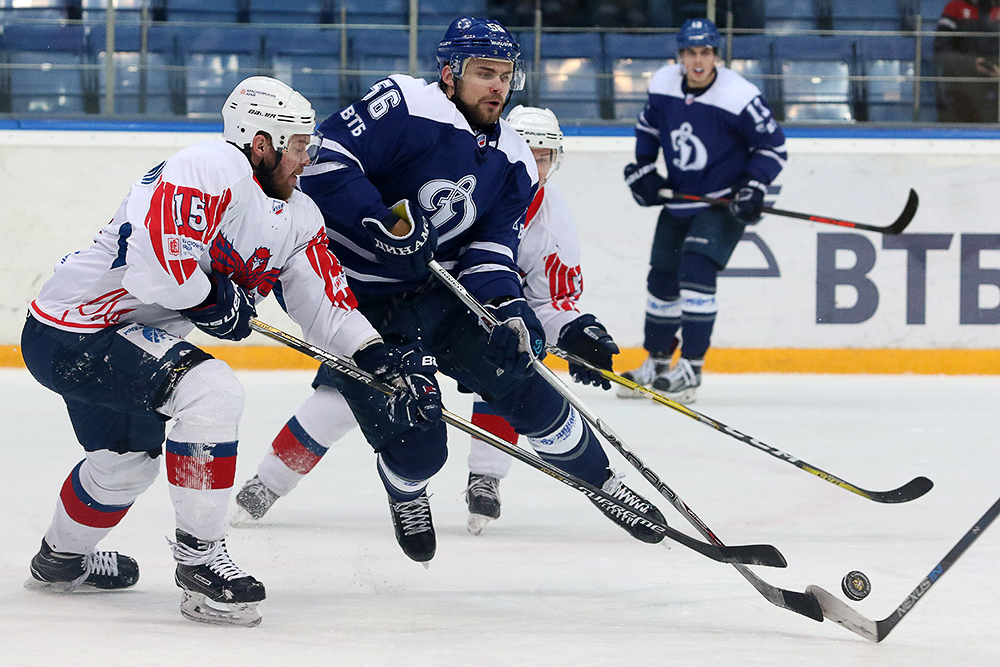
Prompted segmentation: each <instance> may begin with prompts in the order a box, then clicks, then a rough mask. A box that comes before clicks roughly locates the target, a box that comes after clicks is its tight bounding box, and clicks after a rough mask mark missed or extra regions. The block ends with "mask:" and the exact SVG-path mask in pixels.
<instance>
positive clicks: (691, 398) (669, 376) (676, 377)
mask: <svg viewBox="0 0 1000 667" xmlns="http://www.w3.org/2000/svg"><path fill="white" fill-rule="evenodd" d="M704 363H705V362H704V361H703V360H702V359H685V358H684V357H681V358H680V359H678V360H677V364H676V365H675V366H674V367H673V368H671V369H670V371H669V372H667V373H664V374H663V375H660V376H658V377H657V378H656V379H655V380H653V389H656V390H658V391H662V392H663V393H665V394H666V395H667V398H672V399H673V400H675V401H677V402H678V403H683V404H684V405H691V404H692V403H694V402H695V401H696V400H698V395H697V393H696V390H697V389H698V387H700V386H701V367H702V365H703V364H704Z"/></svg>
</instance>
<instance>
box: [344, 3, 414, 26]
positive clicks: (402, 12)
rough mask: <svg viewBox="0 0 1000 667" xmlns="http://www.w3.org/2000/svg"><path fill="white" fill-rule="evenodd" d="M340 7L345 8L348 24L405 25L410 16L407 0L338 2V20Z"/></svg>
mask: <svg viewBox="0 0 1000 667" xmlns="http://www.w3.org/2000/svg"><path fill="white" fill-rule="evenodd" d="M341 6H344V7H346V8H347V22H348V23H382V24H386V25H405V24H406V23H407V21H408V20H409V15H410V3H409V1H408V0H340V1H339V2H338V3H337V16H338V20H340V19H339V17H340V7H341Z"/></svg>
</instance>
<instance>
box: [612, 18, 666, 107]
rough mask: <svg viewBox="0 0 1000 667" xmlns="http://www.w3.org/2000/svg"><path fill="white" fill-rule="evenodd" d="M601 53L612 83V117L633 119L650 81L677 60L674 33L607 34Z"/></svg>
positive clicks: (644, 101) (644, 99)
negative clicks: (613, 113) (659, 71)
mask: <svg viewBox="0 0 1000 667" xmlns="http://www.w3.org/2000/svg"><path fill="white" fill-rule="evenodd" d="M604 52H605V55H606V56H607V60H608V63H609V65H610V67H611V73H612V76H613V81H614V98H615V105H614V109H615V118H616V119H619V120H621V119H628V120H632V119H634V118H636V117H638V115H639V112H641V111H642V108H643V106H645V104H646V93H647V89H648V87H649V79H650V78H652V76H653V74H654V73H655V72H656V70H658V69H660V68H661V67H663V66H664V65H666V64H668V63H673V62H675V61H676V60H677V40H676V37H675V36H674V35H673V34H653V35H626V34H620V33H609V34H608V35H606V36H605V39H604Z"/></svg>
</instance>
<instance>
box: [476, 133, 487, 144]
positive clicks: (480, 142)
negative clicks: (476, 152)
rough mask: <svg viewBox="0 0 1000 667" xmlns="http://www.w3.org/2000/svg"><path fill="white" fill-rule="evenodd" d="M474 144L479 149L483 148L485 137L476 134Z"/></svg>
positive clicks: (481, 134)
mask: <svg viewBox="0 0 1000 667" xmlns="http://www.w3.org/2000/svg"><path fill="white" fill-rule="evenodd" d="M476 144H477V145H478V146H479V147H480V148H484V147H485V146H486V135H485V134H483V133H482V132H480V133H479V134H477V135H476Z"/></svg>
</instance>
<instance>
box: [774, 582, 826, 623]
mask: <svg viewBox="0 0 1000 667" xmlns="http://www.w3.org/2000/svg"><path fill="white" fill-rule="evenodd" d="M781 597H782V598H783V599H784V601H785V609H790V610H791V611H794V612H795V613H796V614H801V615H803V616H805V617H806V618H811V619H812V620H814V621H819V622H820V623H822V622H823V608H822V607H821V606H820V604H819V600H817V599H816V596H815V595H813V594H812V593H799V592H797V591H789V590H785V589H781Z"/></svg>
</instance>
